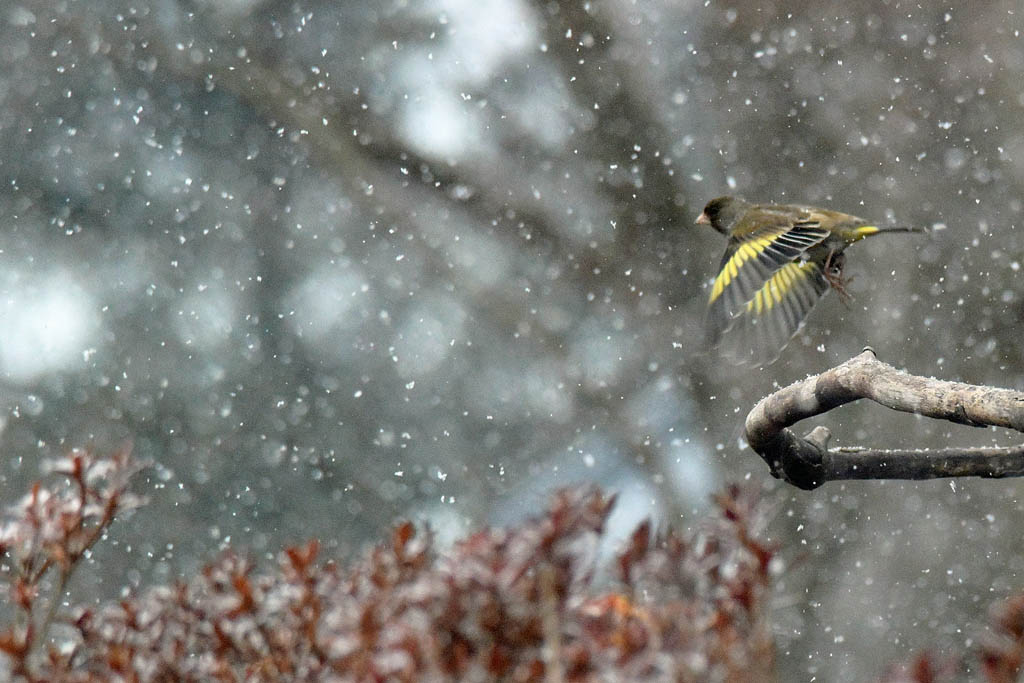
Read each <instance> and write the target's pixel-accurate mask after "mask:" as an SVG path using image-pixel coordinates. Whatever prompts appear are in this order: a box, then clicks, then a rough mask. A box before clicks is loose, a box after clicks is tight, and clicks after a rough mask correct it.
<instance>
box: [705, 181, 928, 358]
mask: <svg viewBox="0 0 1024 683" xmlns="http://www.w3.org/2000/svg"><path fill="white" fill-rule="evenodd" d="M697 223H698V224H705V225H710V226H711V227H712V228H714V229H715V230H717V231H718V232H720V233H722V234H723V235H726V236H727V237H728V238H729V241H728V243H727V244H726V247H725V255H724V256H723V257H722V263H721V265H720V266H719V269H718V275H717V276H716V277H715V279H714V282H713V283H712V285H711V295H710V297H709V298H708V313H707V323H706V328H707V342H708V344H709V347H711V348H719V349H720V352H721V353H722V354H723V355H724V356H725V357H726V358H727V359H729V360H731V361H732V362H734V363H736V364H739V365H751V366H755V367H759V366H763V365H768V364H769V363H772V362H774V361H775V360H776V359H777V358H778V357H779V355H780V354H781V353H782V350H783V348H785V346H786V344H787V343H789V340H790V339H791V338H792V337H793V336H794V335H795V334H796V333H797V331H798V330H799V329H800V327H801V326H802V325H803V322H804V319H805V318H806V317H807V314H808V313H810V312H811V309H812V308H814V305H815V304H816V303H817V302H818V300H819V299H821V297H823V296H824V295H825V293H826V292H827V291H828V290H829V289H830V288H831V289H835V290H836V291H837V293H838V294H839V296H840V298H841V299H842V300H844V301H845V300H847V299H849V294H848V293H847V291H846V283H847V282H848V280H847V279H846V278H845V277H844V276H843V264H844V261H845V255H844V253H843V252H844V251H845V250H846V248H847V247H848V246H850V245H851V244H853V243H854V242H859V241H860V240H862V239H864V238H865V237H870V236H872V235H877V234H880V233H889V232H924V230H923V229H922V228H909V227H880V226H877V225H874V224H873V223H871V222H870V221H866V220H864V219H863V218H858V217H856V216H851V215H850V214H845V213H840V212H838V211H832V210H830V209H819V208H816V207H813V206H803V205H799V204H751V203H749V202H746V201H744V200H742V199H740V198H738V197H718V198H717V199H712V200H711V201H710V202H708V203H707V205H706V206H705V207H704V212H703V213H701V215H700V217H699V218H697Z"/></svg>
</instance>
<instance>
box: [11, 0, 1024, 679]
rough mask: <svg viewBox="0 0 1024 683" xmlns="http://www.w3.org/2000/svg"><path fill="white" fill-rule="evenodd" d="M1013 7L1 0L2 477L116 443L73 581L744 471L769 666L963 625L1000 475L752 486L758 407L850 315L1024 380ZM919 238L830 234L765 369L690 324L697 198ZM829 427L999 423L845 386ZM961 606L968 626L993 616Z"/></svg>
mask: <svg viewBox="0 0 1024 683" xmlns="http://www.w3.org/2000/svg"><path fill="white" fill-rule="evenodd" d="M1021 23H1022V22H1021V18H1020V7H1019V5H1018V3H1014V2H992V3H976V4H972V5H971V6H970V7H969V8H968V7H967V6H966V5H964V6H953V7H951V6H942V5H931V4H925V5H924V6H920V5H918V4H917V3H905V2H897V1H895V0H890V1H889V2H796V3H770V2H761V3H758V2H742V1H738V2H734V3H728V2H724V3H723V2H669V1H667V0H652V1H650V2H647V1H645V2H629V1H626V0H622V1H614V2H613V1H598V0H595V1H592V2H529V1H528V0H496V1H495V2H489V3H476V2H471V1H470V0H425V1H423V2H407V1H398V2H394V1H385V2H379V3H378V2H318V1H316V0H301V1H300V2H272V1H269V0H267V1H260V0H231V1H229V2H213V1H209V0H194V1H191V2H190V1H186V0H177V1H174V0H141V1H137V2H132V3H128V2H122V1H121V0H90V1H89V2H85V1H84V0H77V1H76V0H61V1H59V2H54V1H52V0H14V1H12V2H8V3H5V4H3V5H2V6H0V64H2V68H0V180H2V182H3V190H2V191H0V292H2V297H0V326H2V334H0V372H2V382H0V408H2V415H3V417H2V419H0V423H2V432H0V445H2V447H3V453H4V455H3V459H2V464H0V474H2V479H0V481H2V484H3V488H4V491H6V492H9V495H8V500H10V496H14V495H18V493H20V491H22V490H23V489H22V487H23V485H24V483H25V481H26V480H28V479H31V478H33V477H35V476H36V472H37V470H36V463H37V462H38V460H39V459H40V457H41V456H43V455H48V454H52V453H54V452H61V451H64V450H65V449H67V448H69V447H70V446H72V445H86V444H88V443H94V444H96V445H97V446H99V447H104V448H105V447H109V446H111V445H115V444H117V443H120V442H122V441H123V440H125V439H130V440H132V441H133V442H134V445H135V449H136V451H137V452H139V453H140V454H141V455H143V456H147V457H153V458H154V459H155V460H156V461H158V462H159V463H160V468H158V470H157V471H155V472H153V473H152V476H151V478H150V485H149V488H150V490H149V494H150V496H151V498H152V504H151V505H150V507H148V508H146V509H145V510H143V511H141V512H139V513H138V514H136V515H135V516H134V517H133V518H132V519H131V520H130V521H129V522H128V523H127V524H122V525H121V526H119V527H117V528H116V534H117V538H115V539H113V540H114V541H115V542H114V543H110V544H105V545H104V546H103V547H102V548H100V549H99V551H98V552H97V558H96V559H97V562H96V564H95V566H94V568H93V571H92V573H86V574H83V575H81V576H80V577H79V581H78V583H77V584H76V585H75V586H74V587H73V588H74V590H76V591H81V592H83V594H85V595H89V594H94V595H96V596H97V598H100V597H109V596H112V595H116V594H117V592H118V591H119V590H121V589H122V587H124V586H126V585H129V586H130V585H133V584H138V583H139V582H145V581H151V580H164V579H167V578H169V577H173V576H176V575H178V574H180V573H182V572H188V571H191V570H193V569H194V568H196V567H198V566H199V565H201V563H202V562H203V561H204V560H205V559H208V558H209V556H210V554H211V553H212V552H215V551H216V549H217V548H219V547H220V546H222V545H224V544H226V543H232V544H237V545H240V546H245V547H248V548H251V549H253V551H254V552H255V553H257V554H263V553H272V552H274V551H276V550H277V549H279V548H280V547H281V545H282V544H283V543H284V542H286V541H287V540H291V541H294V540H297V539H301V538H304V537H309V536H319V537H322V538H324V539H325V542H326V543H327V544H328V545H329V546H330V547H332V548H333V551H332V552H335V553H338V554H344V553H346V552H349V551H351V550H352V549H353V548H356V547H359V546H360V545H361V544H363V543H365V542H367V541H368V540H369V539H373V538H375V537H377V536H378V535H379V534H380V533H381V532H382V530H384V529H385V528H387V526H388V525H389V524H390V523H391V522H392V521H393V520H394V519H396V518H398V517H411V518H413V519H417V520H423V521H427V522H429V523H430V524H431V525H432V526H433V527H434V528H435V529H436V530H437V531H438V533H439V534H440V537H441V538H442V539H451V538H454V537H457V536H459V535H461V534H463V533H464V532H465V531H466V530H467V529H468V528H470V527H471V526H473V525H477V524H480V523H486V522H494V523H504V522H510V521H513V520H517V519H519V518H521V517H522V516H523V515H524V514H526V513H529V512H533V511H536V510H537V509H539V507H540V506H541V505H542V504H543V502H544V501H545V499H546V495H547V492H548V491H549V490H550V489H551V488H552V487H553V486H556V485H563V484H567V483H571V482H577V481H596V482H598V483H600V484H602V485H604V486H606V487H608V488H610V489H613V490H618V491H620V492H621V498H620V505H619V507H618V511H617V513H616V516H615V518H614V519H613V526H615V528H618V529H627V528H629V527H631V526H632V524H633V523H635V521H636V520H637V519H639V518H641V517H644V516H649V515H652V516H654V517H655V518H656V519H657V520H658V522H659V523H661V524H673V525H676V526H683V527H685V526H687V524H688V523H689V521H690V520H692V519H693V516H694V514H695V513H696V512H698V511H700V510H702V509H703V508H705V507H706V506H707V504H708V496H709V495H710V493H711V492H712V491H714V490H715V489H717V488H718V487H719V486H721V485H722V484H723V483H724V482H726V481H730V480H738V479H748V478H749V479H753V480H757V481H764V482H765V488H766V489H767V493H766V495H769V496H771V497H773V498H774V499H775V500H776V505H777V516H776V518H775V520H774V521H773V523H772V534H773V537H774V538H775V539H776V541H777V542H778V543H780V544H782V546H783V547H784V548H785V549H786V550H787V552H786V553H784V554H785V555H788V556H789V557H790V558H791V559H792V560H794V563H793V565H792V567H791V568H790V569H789V570H788V572H787V574H786V575H785V576H784V577H783V580H782V585H781V590H780V591H779V595H778V596H777V598H776V605H775V620H776V625H777V629H778V632H777V636H778V638H779V642H780V653H779V655H780V656H779V659H780V666H781V667H782V674H783V675H782V678H783V680H810V679H812V678H815V677H817V679H818V680H835V681H839V680H862V679H863V678H864V677H865V676H871V675H875V674H877V673H879V671H880V668H881V666H880V663H881V662H884V661H887V660H891V659H896V658H899V657H901V656H902V655H903V654H904V653H905V652H906V651H907V650H908V649H914V648H919V647H924V646H931V647H936V648H943V647H945V646H956V647H957V648H959V647H961V646H963V645H964V644H965V643H970V642H972V641H973V640H974V639H975V637H976V635H977V634H976V632H974V631H972V630H971V628H972V626H971V625H972V624H979V623H981V622H982V621H983V619H984V610H985V608H986V606H987V605H988V604H989V603H990V602H991V601H992V600H993V599H996V598H999V597H1001V596H1003V595H1005V594H1008V593H1010V592H1012V591H1017V590H1020V589H1021V588H1022V587H1024V575H1022V572H1024V552H1022V547H1021V543H1020V539H1019V535H1018V532H1017V531H1016V530H1017V529H1019V527H1020V523H1021V519H1022V517H1024V505H1022V503H1021V500H1020V496H1019V495H1018V492H1019V490H1020V488H1021V483H1020V482H1018V481H1014V480H1007V481H986V482H977V481H961V482H955V483H950V482H927V483H900V482H886V483H864V482H857V483H852V484H830V485H827V486H825V487H823V488H822V489H820V490H818V491H815V492H812V493H804V492H798V491H793V490H790V489H788V488H782V487H779V486H777V485H775V484H774V483H773V482H771V481H770V479H769V477H768V474H767V471H766V469H765V467H764V466H763V464H762V463H761V462H760V460H759V459H758V458H757V457H756V456H755V455H754V454H752V453H751V452H750V450H749V449H745V448H742V444H741V443H740V441H739V439H738V437H739V434H740V429H739V425H740V423H741V421H742V418H743V416H745V414H746V412H747V411H748V410H749V409H750V408H751V407H752V406H753V404H754V403H755V402H756V401H757V400H758V399H759V398H760V397H762V396H763V395H765V394H766V393H767V392H769V391H770V390H771V389H772V388H773V387H774V386H777V385H785V384H788V383H789V382H791V381H793V380H796V379H799V378H801V377H803V376H805V375H806V374H810V373H815V372H819V371H821V370H822V369H824V368H826V367H829V366H831V365H833V364H836V363H838V362H841V361H843V360H845V359H847V358H848V357H850V356H851V355H853V354H855V353H857V352H858V351H859V350H860V349H861V348H862V347H863V346H864V345H867V344H870V345H872V346H873V347H874V348H875V349H876V350H877V351H878V354H879V356H880V358H881V359H883V360H885V361H887V362H889V363H892V364H895V365H897V366H903V367H906V368H907V369H908V370H910V371H911V372H914V373H918V374H925V375H935V376H939V377H942V378H947V379H960V380H964V381H969V382H972V383H991V384H996V385H999V386H1005V387H1011V388H1017V389H1021V388H1024V360H1022V351H1024V341H1022V337H1021V334H1020V330H1021V329H1022V328H1021V323H1022V321H1021V317H1022V313H1024V309H1022V304H1021V296H1020V294H1019V282H1020V277H1021V275H1020V272H1019V271H1020V260H1021V254H1022V246H1024V245H1022V241H1021V237H1020V234H1019V230H1018V225H1019V224H1020V223H1021V221H1022V215H1021V212H1022V200H1021V188H1022V186H1024V133H1022V126H1021V123H1022V120H1024V95H1022V94H1021V77H1022V71H1024V41H1022V38H1021V36H1020V33H1019V30H1018V29H1019V28H1020V27H1021ZM724 193H736V194H740V195H742V196H745V197H746V198H748V199H752V200H759V201H768V200H773V201H794V202H807V203H814V204H819V205H827V206H831V207H834V208H837V209H840V210H843V211H847V212H850V213H855V214H858V215H862V216H865V217H869V218H875V219H877V220H879V221H882V222H899V223H904V224H914V225H923V226H929V227H932V228H933V231H932V234H931V235H930V236H929V237H927V238H923V239H919V238H914V237H907V238H896V237H894V238H890V239H888V240H878V241H876V242H867V243H864V244H863V245H857V246H856V247H854V248H852V249H851V250H850V252H849V253H848V261H847V263H848V270H847V272H848V273H849V274H852V275H854V276H855V278H856V279H855V280H854V281H853V283H852V285H851V292H852V293H853V295H854V297H855V300H854V302H853V303H852V304H851V305H850V306H849V307H844V306H843V305H842V304H841V303H840V302H839V300H838V297H836V296H834V295H831V294H830V295H829V296H828V297H826V299H825V300H824V301H823V303H822V304H821V305H820V306H819V307H818V308H817V309H816V310H815V311H814V312H813V313H812V315H811V317H810V319H809V322H808V325H807V327H806V328H805V331H804V333H803V334H802V335H800V336H798V337H797V338H796V339H795V340H794V341H793V342H792V343H791V344H790V346H789V347H788V348H787V350H786V352H785V353H784V354H783V357H782V359H781V360H780V361H779V362H778V363H776V364H774V365H772V366H770V367H769V368H766V369H763V370H757V371H751V370H738V369H735V368H731V367H727V366H723V365H722V364H721V363H719V362H717V360H716V358H715V356H714V354H708V353H706V352H705V350H704V349H702V347H701V344H702V339H703V334H702V329H701V326H702V316H703V310H704V302H705V300H706V287H707V283H708V281H709V278H710V277H711V276H712V275H713V273H714V269H715V267H716V266H717V264H718V261H719V259H720V256H721V251H722V249H723V246H724V245H723V240H722V239H721V236H720V235H717V234H716V233H714V232H713V231H710V230H707V229H702V228H700V227H698V226H694V225H693V220H694V218H695V217H696V216H697V214H699V212H700V208H701V207H702V206H703V204H704V202H706V201H707V200H708V199H710V198H712V197H714V196H717V195H720V194H724ZM828 422H829V424H830V426H831V427H832V428H833V430H834V432H835V435H836V440H837V442H838V443H839V444H843V443H846V444H852V443H865V442H867V443H870V444H872V445H877V446H921V447H927V446H939V445H947V444H950V443H954V444H972V445H984V444H990V443H1002V444H1005V443H1009V442H1011V441H1012V440H1013V439H1014V438H1015V437H1014V435H1011V434H1003V433H998V432H995V431H989V432H983V431H980V430H971V429H968V428H958V427H952V426H948V425H944V424H937V423H932V422H929V421H925V420H916V419H914V418H912V417H909V416H906V415H890V414H887V413H886V412H885V411H884V410H882V409H880V408H878V407H877V406H868V405H860V404H857V405H853V406H848V407H845V408H843V409H841V410H840V411H838V412H836V413H833V414H832V415H830V416H829V419H828ZM978 628H980V627H978Z"/></svg>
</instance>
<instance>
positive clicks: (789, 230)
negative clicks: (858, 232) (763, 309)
mask: <svg viewBox="0 0 1024 683" xmlns="http://www.w3.org/2000/svg"><path fill="white" fill-rule="evenodd" d="M778 216H779V219H780V220H778V222H777V223H776V224H769V225H766V226H763V227H758V228H757V229H755V230H751V231H750V232H747V233H746V234H741V235H740V236H738V237H737V236H736V235H733V236H730V237H729V243H728V245H727V246H726V250H725V255H724V256H723V257H722V264H721V266H720V267H719V270H718V276H717V277H716V278H715V280H714V282H713V283H712V285H711V295H710V297H709V298H708V316H707V322H706V328H707V341H708V344H709V345H710V346H712V347H714V346H717V345H718V344H719V342H720V341H721V339H722V335H724V334H725V332H726V331H728V330H729V328H730V327H732V326H733V324H734V323H735V322H736V319H737V317H739V316H742V315H743V314H744V313H745V311H747V308H748V307H747V304H748V303H751V302H752V301H753V300H754V298H755V296H756V295H757V294H758V292H759V291H761V289H762V288H764V287H765V285H766V283H768V282H770V281H771V279H772V277H773V276H774V275H775V274H776V273H777V272H778V271H779V270H780V269H781V268H783V267H784V266H786V265H789V264H792V263H794V262H796V261H799V260H800V255H801V254H803V253H804V252H805V251H807V250H808V249H810V248H811V247H813V246H815V245H816V244H819V243H820V242H822V241H824V240H825V238H827V237H828V235H829V231H828V230H826V229H825V228H823V227H821V223H820V222H819V221H818V220H816V219H815V217H814V216H813V215H808V214H803V215H801V216H799V218H797V219H796V220H794V217H793V216H792V214H788V217H787V215H786V214H782V213H779V214H778ZM776 284H779V283H776ZM805 315H806V313H805Z"/></svg>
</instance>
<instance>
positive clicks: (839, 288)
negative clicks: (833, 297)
mask: <svg viewBox="0 0 1024 683" xmlns="http://www.w3.org/2000/svg"><path fill="white" fill-rule="evenodd" d="M845 261H846V258H845V257H844V256H843V254H842V252H840V253H838V254H837V253H835V252H832V253H830V254H829V255H828V258H826V259H825V269H824V270H825V280H826V281H827V282H828V284H829V285H830V286H831V287H832V289H834V290H836V293H837V294H838V295H839V300H840V301H842V302H843V305H845V306H847V307H849V305H850V302H852V301H853V295H852V294H850V292H849V290H847V289H846V286H847V285H848V284H850V283H851V282H853V278H852V277H845V276H844V275H843V264H844V263H845Z"/></svg>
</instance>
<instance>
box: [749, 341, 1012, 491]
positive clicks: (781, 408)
mask: <svg viewBox="0 0 1024 683" xmlns="http://www.w3.org/2000/svg"><path fill="white" fill-rule="evenodd" d="M861 398H869V399H871V400H872V401H875V402H876V403H880V404H882V405H883V406H885V407H886V408H891V409H893V410H902V411H903V412H907V413H916V414H918V415H924V416H926V417H933V418H936V419H942V420H949V421H950V422H956V423H957V424H963V425H970V426H972V427H989V426H994V427H1005V428H1007V429H1015V430H1017V431H1019V432H1024V393H1021V392H1019V391H1011V390H1009V389H997V388H995V387H986V386H976V385H973V384H962V383H960V382H946V381H942V380H937V379H930V378H927V377H918V376H916V375H908V374H907V373H905V372H902V371H900V370H897V369H896V368H894V367H892V366H890V365H886V364H885V363H882V362H881V361H879V360H878V359H877V358H876V357H875V353H874V351H872V350H871V349H865V350H864V352H863V353H861V354H860V355H858V356H855V357H853V358H851V359H850V360H848V361H846V362H845V363H843V364H841V365H839V366H836V367H834V368H832V369H831V370H826V371H825V372H823V373H821V374H820V375H815V376H814V377H808V378H807V379H805V380H802V381H800V382H797V383H795V384H792V385H790V386H788V387H786V388H785V389H780V390H779V391H776V392H775V393H774V394H771V395H770V396H767V397H766V398H763V399H761V401H760V402H759V403H758V404H757V405H756V406H754V409H753V410H751V411H750V413H749V414H748V415H747V421H746V437H747V442H748V443H749V444H750V447H751V448H752V449H754V451H755V452H757V453H758V454H759V455H760V456H761V457H762V458H764V461H765V462H766V463H768V467H769V468H770V469H771V473H772V476H774V477H777V478H779V479H782V480H783V481H786V482H789V483H790V484H793V485H794V486H798V487H800V488H802V489H814V488H817V487H818V486H821V485H822V484H824V483H825V482H828V481H836V480H841V479H936V478H939V477H1019V476H1024V444H1021V445H1019V446H1010V447H1006V448H944V449H937V450H916V449H915V450H879V449H871V448H861V447H855V448H832V449H830V448H828V440H829V438H830V437H831V433H830V432H829V430H828V429H827V428H825V427H816V428H815V429H814V430H812V431H811V432H810V433H808V434H807V435H806V436H804V437H799V436H797V435H796V434H795V433H793V431H791V430H790V429H789V427H791V426H792V425H794V424H796V423H797V422H799V421H800V420H803V419H806V418H808V417H813V416H815V415H821V414H822V413H826V412H828V411H830V410H832V409H833V408H837V407H839V406H841V405H843V404H844V403H850V402H851V401H856V400H857V399H861Z"/></svg>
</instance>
